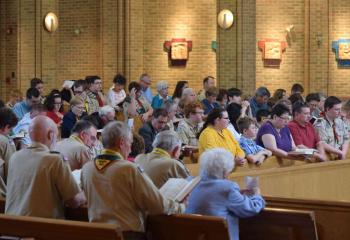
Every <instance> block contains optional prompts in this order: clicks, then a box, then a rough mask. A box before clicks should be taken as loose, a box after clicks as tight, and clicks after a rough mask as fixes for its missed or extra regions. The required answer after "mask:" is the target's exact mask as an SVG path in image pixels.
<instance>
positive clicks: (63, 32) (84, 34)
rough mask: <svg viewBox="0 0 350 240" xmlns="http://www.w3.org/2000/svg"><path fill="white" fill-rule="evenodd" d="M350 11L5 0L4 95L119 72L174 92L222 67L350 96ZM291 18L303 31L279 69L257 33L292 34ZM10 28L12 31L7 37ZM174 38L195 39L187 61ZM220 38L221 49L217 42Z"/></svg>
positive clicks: (1, 4)
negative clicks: (180, 60)
mask: <svg viewBox="0 0 350 240" xmlns="http://www.w3.org/2000/svg"><path fill="white" fill-rule="evenodd" d="M223 8H228V9H230V10H231V11H232V12H233V13H234V15H235V23H234V26H233V27H232V28H230V29H228V30H222V29H217V24H216V16H217V12H219V11H220V10H221V9H223ZM349 10H350V2H348V1H340V0H293V1H292V0H280V1H272V0H237V1H232V0H220V1H215V0H195V1H185V0H172V1H170V0H163V1H161V0H152V1H146V0H130V1H113V0H104V1H96V0H79V1H68V0H60V1H58V0H21V1H12V0H4V1H0V31H1V34H0V79H1V81H0V96H1V98H7V97H8V94H9V92H10V90H11V89H13V88H20V89H21V90H22V91H23V93H24V92H25V90H26V89H27V88H28V86H29V79H31V78H32V77H34V76H37V77H41V78H42V79H43V80H44V81H45V83H46V92H48V91H49V90H50V89H51V88H57V87H60V86H61V83H62V80H64V79H78V78H83V77H85V76H86V75H91V74H98V75H100V76H101V77H102V78H103V79H104V83H105V84H104V88H105V89H107V88H109V87H110V85H111V82H112V78H113V76H114V75H115V74H116V73H117V72H121V73H124V74H125V75H126V76H127V77H128V79H129V80H130V81H132V80H137V79H138V77H139V75H140V74H141V73H142V72H148V73H149V74H150V75H151V76H152V78H153V80H154V83H156V82H157V81H159V80H167V81H168V82H169V83H170V86H171V89H170V92H172V91H173V88H174V86H175V84H176V82H177V81H179V80H188V81H190V85H191V86H192V87H194V88H196V89H200V88H201V87H202V86H201V85H202V84H201V82H202V79H203V77H204V76H206V75H213V76H217V78H218V81H219V86H221V87H227V88H228V87H233V86H237V87H239V88H241V89H242V90H243V91H244V93H245V94H252V93H253V92H254V89H255V88H256V87H257V86H261V85H265V86H267V87H268V88H269V89H270V90H272V92H273V91H274V90H275V89H276V88H285V89H287V90H288V91H289V89H290V87H291V85H292V84H293V83H296V82H298V83H302V84H303V85H304V86H305V88H306V89H307V90H308V91H311V92H312V91H321V92H324V93H328V94H329V95H330V94H335V95H339V96H341V97H344V96H348V95H349V94H350V90H349V89H350V88H349V87H350V86H349V85H350V83H349V82H348V76H349V73H348V71H350V69H344V68H339V67H338V66H337V63H336V61H335V57H334V53H333V52H332V49H331V42H332V41H333V40H338V39H339V38H350V17H349V15H348V14H347V13H348V12H349ZM48 11H54V12H56V13H57V14H58V16H59V29H58V31H57V32H56V33H54V34H49V33H47V32H46V31H45V30H44V29H43V26H42V21H43V17H44V15H45V14H46V13H47V12H48ZM291 24H293V25H294V26H295V39H294V40H293V41H292V42H291V45H289V46H288V47H287V49H286V52H285V53H284V54H283V57H282V58H283V59H282V63H281V65H280V68H265V67H263V62H262V60H261V52H260V51H259V49H258V47H257V41H258V40H261V39H263V38H278V39H280V40H285V28H286V27H287V26H289V25H291ZM8 28H11V29H12V33H11V34H8V35H7V34H6V30H7V29H8ZM75 30H80V31H81V32H80V34H76V33H75ZM171 38H187V39H189V40H192V41H193V50H192V51H191V52H190V53H189V60H188V62H187V65H186V67H173V66H170V65H169V62H168V53H167V52H165V51H164V50H163V43H164V41H166V40H170V39H171ZM317 38H320V39H321V42H320V43H318V42H317V41H316V39H317ZM213 40H217V41H218V50H217V53H215V52H214V51H213V50H212V49H211V46H210V44H211V41H213ZM12 72H14V73H15V78H11V75H12ZM6 78H9V79H10V82H9V83H8V82H6V81H5V80H6ZM153 87H155V84H154V86H153Z"/></svg>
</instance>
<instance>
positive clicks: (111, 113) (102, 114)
mask: <svg viewBox="0 0 350 240" xmlns="http://www.w3.org/2000/svg"><path fill="white" fill-rule="evenodd" d="M83 119H84V120H87V121H89V122H91V123H93V124H94V125H95V126H96V128H97V129H102V128H103V127H104V126H106V125H107V123H109V122H111V121H114V120H115V110H114V108H112V107H111V106H109V105H106V106H103V107H101V108H100V109H99V110H98V112H95V113H92V114H90V115H88V116H85V117H84V118H83Z"/></svg>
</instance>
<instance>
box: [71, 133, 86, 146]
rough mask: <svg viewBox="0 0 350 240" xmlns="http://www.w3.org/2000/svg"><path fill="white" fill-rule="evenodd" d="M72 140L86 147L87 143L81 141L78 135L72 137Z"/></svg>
mask: <svg viewBox="0 0 350 240" xmlns="http://www.w3.org/2000/svg"><path fill="white" fill-rule="evenodd" d="M69 138H70V139H73V140H75V141H77V142H80V143H81V144H83V145H85V143H84V142H83V141H82V140H81V139H80V137H78V136H76V135H70V137H69Z"/></svg>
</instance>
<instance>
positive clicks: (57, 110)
mask: <svg viewBox="0 0 350 240" xmlns="http://www.w3.org/2000/svg"><path fill="white" fill-rule="evenodd" d="M44 105H45V108H46V115H47V116H48V117H49V118H51V119H52V120H53V121H54V122H55V123H56V124H57V126H60V125H61V123H62V119H63V114H62V112H61V110H62V98H61V95H60V94H59V92H58V90H57V92H56V91H55V90H53V91H52V92H51V93H50V94H49V96H47V98H46V99H45V102H44Z"/></svg>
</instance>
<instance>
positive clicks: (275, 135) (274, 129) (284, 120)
mask: <svg viewBox="0 0 350 240" xmlns="http://www.w3.org/2000/svg"><path fill="white" fill-rule="evenodd" d="M289 120H290V111H289V108H288V107H287V106H286V105H284V104H277V105H275V106H274V107H273V108H272V112H271V119H270V120H269V121H267V122H266V123H264V124H263V125H262V126H261V127H260V129H259V131H258V135H257V137H256V142H257V144H258V145H260V146H262V147H264V148H266V149H268V150H270V151H271V152H272V153H273V155H275V156H276V157H282V158H292V159H293V158H300V156H299V157H298V156H296V155H294V154H293V153H291V151H293V150H295V149H296V146H295V144H294V141H293V138H292V135H291V133H290V131H289V129H288V127H287V124H288V122H289Z"/></svg>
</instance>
